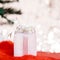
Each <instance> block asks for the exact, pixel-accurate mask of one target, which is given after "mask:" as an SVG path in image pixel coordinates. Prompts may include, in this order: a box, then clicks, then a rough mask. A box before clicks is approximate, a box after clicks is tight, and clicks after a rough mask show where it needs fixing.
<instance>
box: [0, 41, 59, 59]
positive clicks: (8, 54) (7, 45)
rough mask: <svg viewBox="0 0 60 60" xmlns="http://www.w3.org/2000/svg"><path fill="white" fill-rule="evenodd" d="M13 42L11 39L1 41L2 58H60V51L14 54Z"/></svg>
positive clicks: (0, 55) (0, 51) (0, 52)
mask: <svg viewBox="0 0 60 60" xmlns="http://www.w3.org/2000/svg"><path fill="white" fill-rule="evenodd" d="M13 47H14V46H13V43H12V42H11V41H3V42H0V60H60V54H59V53H50V52H38V53H37V56H32V55H25V56H22V57H14V56H13V52H14V51H13Z"/></svg>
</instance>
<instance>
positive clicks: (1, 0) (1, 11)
mask: <svg viewBox="0 0 60 60" xmlns="http://www.w3.org/2000/svg"><path fill="white" fill-rule="evenodd" d="M12 2H18V0H0V3H2V4H5V3H7V4H8V3H12ZM5 14H19V15H21V14H22V13H21V11H20V10H18V11H17V10H15V9H13V8H6V9H5V8H4V7H1V8H0V16H1V17H2V18H5V19H6V20H7V21H8V23H9V24H14V22H13V21H11V20H9V19H8V18H7V17H6V16H5Z"/></svg>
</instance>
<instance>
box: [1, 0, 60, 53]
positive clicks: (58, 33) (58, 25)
mask: <svg viewBox="0 0 60 60" xmlns="http://www.w3.org/2000/svg"><path fill="white" fill-rule="evenodd" d="M59 2H60V0H0V37H1V38H0V41H2V40H11V41H13V38H14V32H15V29H16V27H17V26H18V25H24V26H32V27H34V28H35V30H36V37H37V51H49V52H60V48H59V46H60V3H59Z"/></svg>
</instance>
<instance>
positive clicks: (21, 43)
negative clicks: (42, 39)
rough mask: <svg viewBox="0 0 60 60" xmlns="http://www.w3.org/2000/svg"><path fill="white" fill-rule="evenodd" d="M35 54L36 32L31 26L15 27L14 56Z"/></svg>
mask: <svg viewBox="0 0 60 60" xmlns="http://www.w3.org/2000/svg"><path fill="white" fill-rule="evenodd" d="M23 55H36V34H35V29H34V28H31V27H21V26H18V27H17V28H16V31H15V34H14V56H23Z"/></svg>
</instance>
